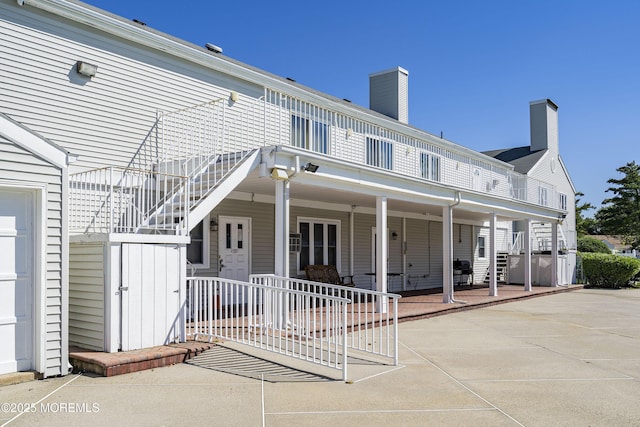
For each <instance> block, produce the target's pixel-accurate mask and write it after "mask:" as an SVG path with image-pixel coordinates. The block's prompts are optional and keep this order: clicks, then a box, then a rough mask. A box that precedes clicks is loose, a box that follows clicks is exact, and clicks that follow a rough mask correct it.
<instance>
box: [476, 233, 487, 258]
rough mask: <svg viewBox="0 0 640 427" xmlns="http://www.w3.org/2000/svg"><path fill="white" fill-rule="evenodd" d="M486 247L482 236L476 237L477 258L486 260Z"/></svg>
mask: <svg viewBox="0 0 640 427" xmlns="http://www.w3.org/2000/svg"><path fill="white" fill-rule="evenodd" d="M486 257H487V254H486V247H485V238H484V236H478V258H486Z"/></svg>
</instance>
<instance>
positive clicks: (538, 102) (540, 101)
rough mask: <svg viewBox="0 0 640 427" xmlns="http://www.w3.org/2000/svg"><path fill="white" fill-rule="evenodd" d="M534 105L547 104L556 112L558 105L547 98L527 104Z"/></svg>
mask: <svg viewBox="0 0 640 427" xmlns="http://www.w3.org/2000/svg"><path fill="white" fill-rule="evenodd" d="M536 104H548V105H551V106H552V107H553V108H555V109H556V110H557V109H558V104H556V103H555V102H553V101H552V100H550V99H549V98H545V99H539V100H537V101H531V102H529V105H536Z"/></svg>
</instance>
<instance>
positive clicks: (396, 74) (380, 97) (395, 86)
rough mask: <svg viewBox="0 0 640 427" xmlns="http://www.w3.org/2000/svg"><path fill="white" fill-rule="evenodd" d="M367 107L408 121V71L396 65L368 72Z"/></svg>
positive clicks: (402, 120) (401, 120)
mask: <svg viewBox="0 0 640 427" xmlns="http://www.w3.org/2000/svg"><path fill="white" fill-rule="evenodd" d="M369 108H370V109H372V110H373V111H377V112H378V113H382V114H384V115H386V116H389V117H392V118H394V119H396V120H398V121H399V122H401V123H409V72H408V71H407V70H405V69H404V68H401V67H396V68H393V69H391V70H386V71H380V72H377V73H373V74H369Z"/></svg>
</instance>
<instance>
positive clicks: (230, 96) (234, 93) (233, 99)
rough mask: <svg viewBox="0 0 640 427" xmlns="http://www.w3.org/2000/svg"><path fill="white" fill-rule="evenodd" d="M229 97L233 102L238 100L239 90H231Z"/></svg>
mask: <svg viewBox="0 0 640 427" xmlns="http://www.w3.org/2000/svg"><path fill="white" fill-rule="evenodd" d="M229 99H230V100H231V102H236V101H237V100H238V92H236V91H235V90H233V91H231V94H230V95H229Z"/></svg>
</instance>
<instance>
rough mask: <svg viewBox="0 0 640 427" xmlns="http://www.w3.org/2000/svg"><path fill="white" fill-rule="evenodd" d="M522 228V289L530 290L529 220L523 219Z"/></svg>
mask: <svg viewBox="0 0 640 427" xmlns="http://www.w3.org/2000/svg"><path fill="white" fill-rule="evenodd" d="M525 223H526V228H525V230H524V290H525V291H527V292H530V291H531V220H530V219H527V220H526V221H525Z"/></svg>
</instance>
